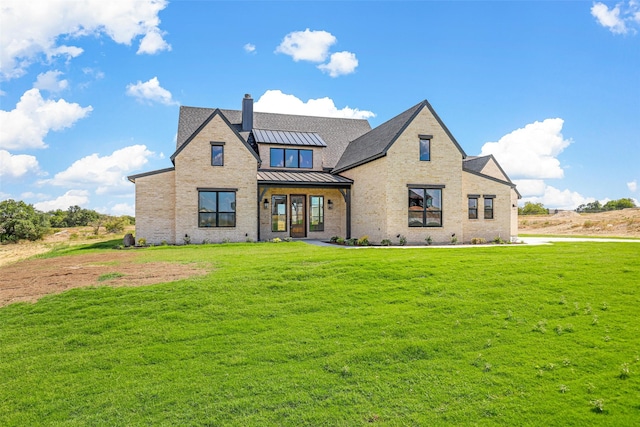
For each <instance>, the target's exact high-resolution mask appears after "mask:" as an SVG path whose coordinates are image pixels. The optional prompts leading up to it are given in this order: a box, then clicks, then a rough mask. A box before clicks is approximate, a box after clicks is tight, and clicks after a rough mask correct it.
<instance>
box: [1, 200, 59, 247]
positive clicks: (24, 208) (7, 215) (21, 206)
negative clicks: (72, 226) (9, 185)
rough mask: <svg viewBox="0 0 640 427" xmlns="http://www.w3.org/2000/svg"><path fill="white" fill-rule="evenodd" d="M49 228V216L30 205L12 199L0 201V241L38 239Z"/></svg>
mask: <svg viewBox="0 0 640 427" xmlns="http://www.w3.org/2000/svg"><path fill="white" fill-rule="evenodd" d="M48 229H49V218H48V217H47V215H46V214H44V213H42V212H40V211H38V210H36V209H35V208H34V207H33V206H32V205H28V204H26V203H25V202H23V201H19V202H16V201H15V200H13V199H9V200H4V201H2V202H0V242H17V241H19V240H22V239H28V240H38V239H41V238H42V236H44V234H45V233H46V232H47V230H48Z"/></svg>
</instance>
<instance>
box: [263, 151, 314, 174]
mask: <svg viewBox="0 0 640 427" xmlns="http://www.w3.org/2000/svg"><path fill="white" fill-rule="evenodd" d="M270 158H271V161H270V165H271V167H272V168H300V169H312V168H313V150H301V149H297V148H272V149H271V150H270Z"/></svg>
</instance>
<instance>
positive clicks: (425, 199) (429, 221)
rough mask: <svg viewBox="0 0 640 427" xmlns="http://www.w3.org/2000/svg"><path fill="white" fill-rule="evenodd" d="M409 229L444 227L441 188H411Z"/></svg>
mask: <svg viewBox="0 0 640 427" xmlns="http://www.w3.org/2000/svg"><path fill="white" fill-rule="evenodd" d="M409 227H442V189H441V188H409Z"/></svg>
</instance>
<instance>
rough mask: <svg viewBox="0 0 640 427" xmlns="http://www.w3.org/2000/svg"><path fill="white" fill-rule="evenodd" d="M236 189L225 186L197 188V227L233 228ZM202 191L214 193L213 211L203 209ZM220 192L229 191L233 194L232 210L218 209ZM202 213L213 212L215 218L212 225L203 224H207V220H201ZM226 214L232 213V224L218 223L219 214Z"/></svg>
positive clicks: (234, 224)
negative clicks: (214, 206) (214, 205)
mask: <svg viewBox="0 0 640 427" xmlns="http://www.w3.org/2000/svg"><path fill="white" fill-rule="evenodd" d="M237 192H238V190H237V189H226V188H220V189H208V188H199V189H198V228H235V227H236V220H237V213H236V211H237V209H236V208H237V206H236V201H237ZM203 193H209V194H215V200H216V201H215V204H216V208H215V211H203V207H202V197H201V195H202V194H203ZM220 193H230V194H233V202H231V208H232V209H233V210H232V211H226V210H225V211H222V210H220ZM203 214H209V215H211V214H213V216H214V218H215V223H214V224H213V225H203V224H207V223H209V222H208V221H204V220H203ZM228 214H233V225H220V216H221V215H228Z"/></svg>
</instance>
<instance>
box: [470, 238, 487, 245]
mask: <svg viewBox="0 0 640 427" xmlns="http://www.w3.org/2000/svg"><path fill="white" fill-rule="evenodd" d="M485 243H487V240H486V239H483V238H482V237H474V238H473V239H471V244H472V245H484V244H485Z"/></svg>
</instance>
